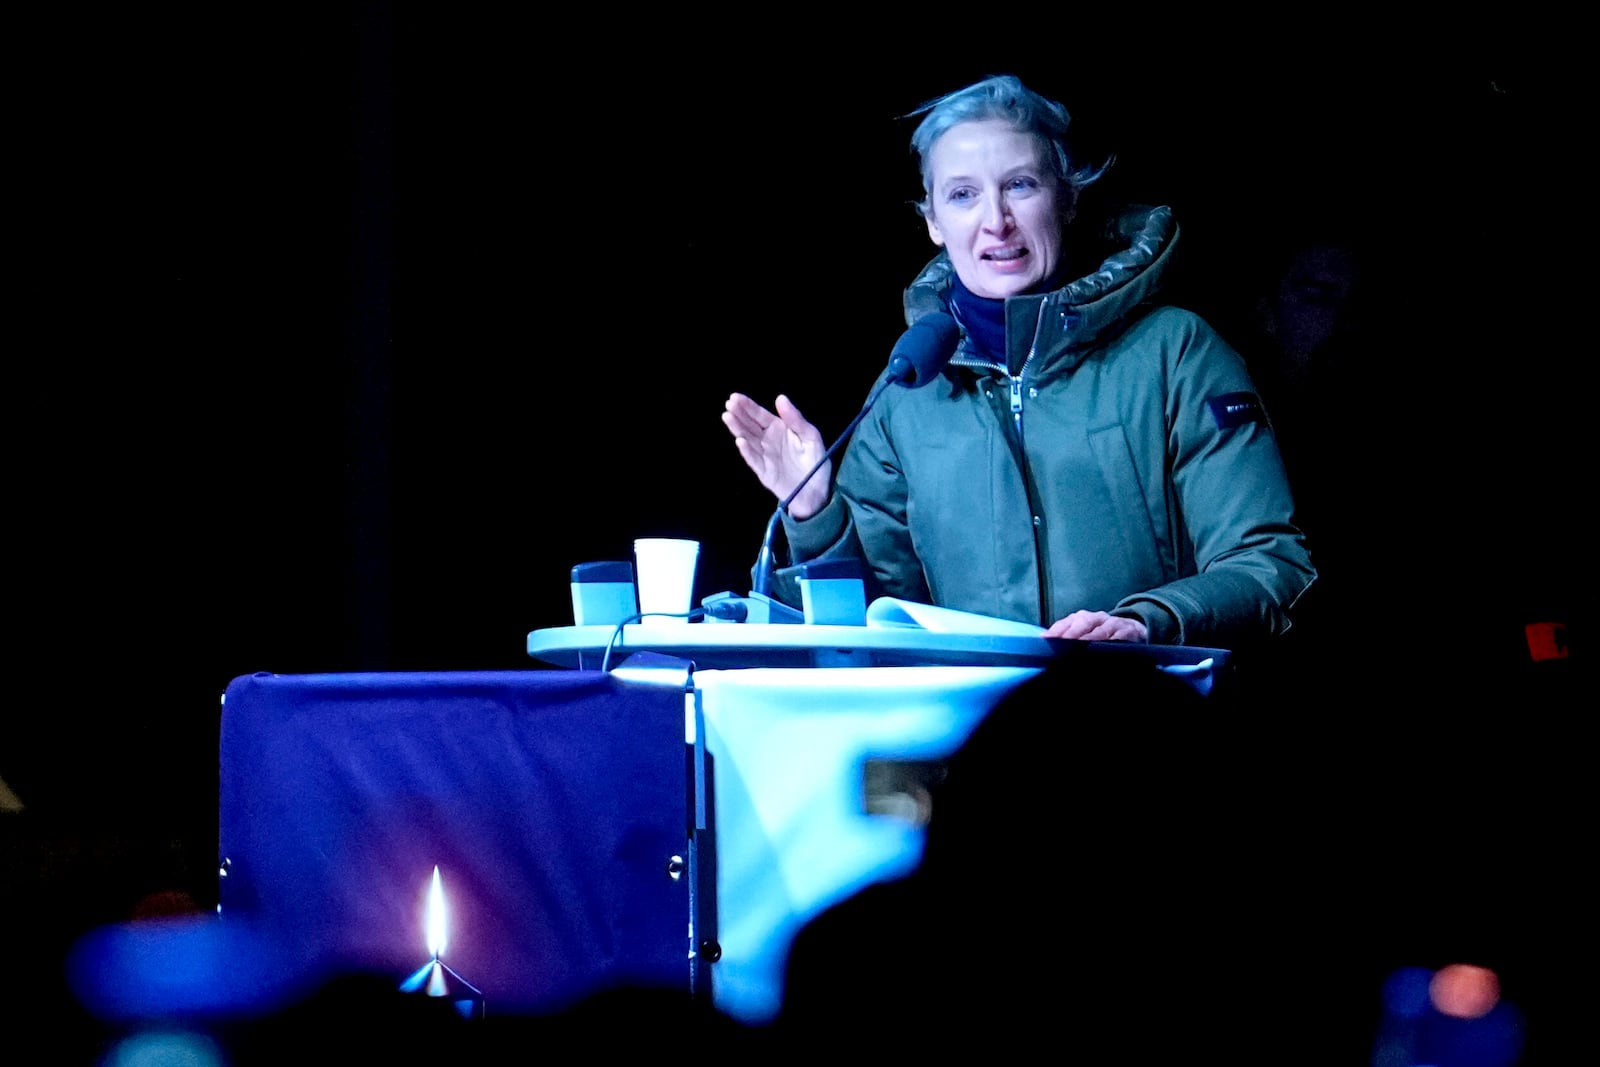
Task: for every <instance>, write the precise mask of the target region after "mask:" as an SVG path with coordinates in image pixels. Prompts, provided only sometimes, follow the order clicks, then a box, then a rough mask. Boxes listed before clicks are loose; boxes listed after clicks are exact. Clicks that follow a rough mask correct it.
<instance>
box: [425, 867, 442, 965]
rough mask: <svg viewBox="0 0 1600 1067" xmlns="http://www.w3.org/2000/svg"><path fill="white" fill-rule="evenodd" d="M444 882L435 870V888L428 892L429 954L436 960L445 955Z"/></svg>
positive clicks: (435, 868) (437, 870)
mask: <svg viewBox="0 0 1600 1067" xmlns="http://www.w3.org/2000/svg"><path fill="white" fill-rule="evenodd" d="M445 941H446V939H445V910H444V882H443V881H442V880H441V879H440V878H439V868H438V866H437V865H435V867H434V868H433V887H432V888H431V889H429V890H428V953H429V955H431V956H432V957H433V958H434V959H438V958H439V957H440V956H443V955H444V947H445Z"/></svg>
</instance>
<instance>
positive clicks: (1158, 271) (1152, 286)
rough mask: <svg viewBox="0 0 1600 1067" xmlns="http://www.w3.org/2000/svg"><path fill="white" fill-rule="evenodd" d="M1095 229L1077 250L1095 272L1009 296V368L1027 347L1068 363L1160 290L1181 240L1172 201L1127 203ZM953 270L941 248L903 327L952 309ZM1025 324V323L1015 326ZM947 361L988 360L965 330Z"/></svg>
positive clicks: (911, 296)
mask: <svg viewBox="0 0 1600 1067" xmlns="http://www.w3.org/2000/svg"><path fill="white" fill-rule="evenodd" d="M1092 233H1093V238H1092V243H1093V247H1091V248H1085V249H1083V250H1082V251H1083V254H1084V256H1085V258H1086V259H1089V260H1090V261H1093V260H1095V259H1098V260H1099V264H1100V265H1099V266H1098V267H1097V268H1096V269H1095V270H1093V271H1091V272H1090V273H1088V274H1085V275H1083V276H1082V277H1080V278H1078V279H1077V280H1075V281H1072V282H1069V283H1068V284H1066V285H1064V286H1062V287H1061V288H1059V289H1056V290H1055V291H1053V292H1050V293H1042V294H1033V295H1029V296H1014V297H1010V298H1008V299H1007V300H1006V322H1007V344H1008V346H1009V347H1010V349H1011V353H1010V354H1011V356H1012V359H1013V362H1012V366H1014V367H1016V366H1021V359H1022V356H1023V355H1025V354H1026V353H1027V352H1028V351H1032V352H1033V353H1034V360H1033V362H1034V363H1035V364H1036V365H1039V366H1049V367H1050V368H1051V369H1070V368H1071V367H1072V366H1074V365H1076V364H1077V363H1078V362H1079V360H1081V359H1082V357H1083V354H1084V353H1085V352H1087V351H1088V350H1089V349H1090V348H1092V347H1093V346H1094V345H1095V344H1096V343H1097V342H1098V341H1099V340H1100V339H1101V338H1102V337H1104V336H1105V335H1106V333H1107V331H1110V330H1116V329H1120V328H1121V326H1122V325H1123V324H1125V323H1126V322H1127V321H1128V320H1129V319H1130V318H1131V317H1132V316H1133V314H1134V312H1135V311H1136V310H1137V309H1138V308H1139V307H1140V306H1141V305H1144V304H1149V303H1151V302H1153V301H1154V299H1155V297H1156V295H1157V294H1158V293H1159V292H1160V291H1161V287H1162V282H1163V279H1164V277H1165V275H1166V274H1167V271H1168V269H1169V266H1170V264H1171V262H1172V255H1173V250H1174V248H1175V247H1176V245H1177V243H1178V224H1177V221H1176V220H1175V219H1174V218H1173V215H1172V209H1171V208H1170V207H1166V206H1160V207H1152V206H1148V205H1133V206H1128V207H1124V208H1121V209H1119V210H1118V211H1116V212H1114V213H1112V214H1110V215H1109V216H1107V217H1106V219H1105V222H1104V224H1103V225H1102V226H1100V227H1099V228H1098V229H1097V230H1095V231H1092ZM1082 238H1083V232H1081V231H1080V234H1079V239H1080V240H1082ZM954 273H955V268H954V267H953V266H952V265H951V263H950V255H949V253H948V252H946V251H944V250H943V249H940V251H939V254H938V255H937V256H935V257H934V258H933V259H932V260H931V261H929V263H928V264H927V266H925V267H923V268H922V270H921V271H920V272H919V273H918V274H917V277H916V279H915V280H913V281H912V283H911V284H910V285H909V286H908V287H907V288H906V290H905V294H904V298H903V302H904V306H905V316H906V324H907V325H908V326H909V325H912V324H914V323H915V322H916V321H917V320H918V319H921V318H922V317H923V316H925V315H930V314H933V313H934V312H949V311H950V289H951V283H952V278H953V276H954ZM1022 323H1026V324H1028V326H1029V328H1028V329H1017V328H1015V327H1016V326H1017V325H1019V324H1022ZM1019 346H1020V349H1021V351H1020V352H1019ZM951 362H952V363H953V364H955V365H957V366H962V365H967V366H981V367H990V366H992V364H990V363H988V362H987V361H984V360H980V359H977V358H975V357H971V356H969V355H968V353H967V341H966V338H965V336H964V335H963V337H962V341H961V345H960V347H959V348H958V349H957V350H956V356H955V358H954V359H953V360H951Z"/></svg>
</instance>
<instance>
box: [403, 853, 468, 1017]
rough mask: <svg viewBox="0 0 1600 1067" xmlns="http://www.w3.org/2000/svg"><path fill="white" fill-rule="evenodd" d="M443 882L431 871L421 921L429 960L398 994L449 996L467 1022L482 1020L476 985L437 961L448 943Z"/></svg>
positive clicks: (406, 982) (436, 868)
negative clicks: (426, 899)
mask: <svg viewBox="0 0 1600 1067" xmlns="http://www.w3.org/2000/svg"><path fill="white" fill-rule="evenodd" d="M446 916H447V912H446V909H445V902H444V881H443V879H441V878H440V877H439V868H438V867H437V866H435V867H434V868H433V884H432V885H431V886H430V887H429V889H428V905H427V909H426V914H425V918H424V926H425V933H426V937H427V942H428V955H429V957H430V958H429V960H428V962H427V963H424V964H423V965H422V966H421V967H419V968H417V970H416V972H415V973H413V974H412V975H411V977H410V978H407V979H406V980H405V981H404V982H401V983H400V991H401V992H402V993H416V992H423V993H426V994H427V995H428V996H430V997H449V998H450V1000H451V1001H452V1003H454V1004H455V1008H456V1010H457V1011H459V1012H460V1013H461V1014H462V1015H463V1016H464V1017H466V1018H468V1019H481V1018H483V1012H484V1003H483V993H482V991H481V990H479V989H478V987H477V986H475V985H473V984H472V983H471V982H469V981H467V980H466V979H465V978H463V977H461V976H460V975H459V974H457V973H456V972H455V971H453V970H451V969H450V967H449V965H448V964H446V963H445V962H444V960H442V959H440V957H441V956H443V955H444V950H445V945H446V944H447V943H448V940H449V939H448V936H447V934H446Z"/></svg>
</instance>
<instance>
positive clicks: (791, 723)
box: [528, 621, 1229, 1025]
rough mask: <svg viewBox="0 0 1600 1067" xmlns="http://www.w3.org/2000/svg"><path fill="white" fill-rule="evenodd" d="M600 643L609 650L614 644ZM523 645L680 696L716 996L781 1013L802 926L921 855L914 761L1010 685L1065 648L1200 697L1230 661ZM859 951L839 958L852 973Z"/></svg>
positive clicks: (903, 634)
mask: <svg viewBox="0 0 1600 1067" xmlns="http://www.w3.org/2000/svg"><path fill="white" fill-rule="evenodd" d="M608 648H609V657H608V656H607V650H608ZM528 651H529V654H530V655H531V656H533V657H534V658H536V659H539V660H541V661H544V662H546V663H549V664H551V665H553V666H557V667H565V668H573V669H578V670H580V671H589V670H594V669H597V668H598V667H599V666H600V665H601V663H602V661H605V660H607V659H608V658H609V666H610V667H611V668H612V670H613V672H614V673H616V674H619V675H623V676H625V677H634V678H641V679H642V678H645V677H649V676H651V675H657V676H665V677H668V678H670V679H672V681H673V682H674V683H675V684H682V685H683V686H684V687H685V691H686V692H687V693H688V694H689V695H690V708H689V721H688V724H687V725H688V741H689V743H690V746H691V749H692V751H693V753H694V756H693V759H694V766H695V772H694V777H695V789H696V792H697V794H698V796H699V801H698V809H697V817H696V822H697V834H698V836H699V838H700V840H701V841H702V846H701V852H702V855H705V856H707V858H708V860H709V861H711V866H712V868H713V869H712V871H711V873H710V875H709V877H710V878H711V881H712V883H713V885H714V891H713V892H709V893H707V894H706V896H705V899H707V900H708V901H714V905H715V915H714V916H709V915H702V928H703V929H705V930H707V931H712V932H714V934H715V940H716V946H715V951H714V954H715V955H716V957H717V958H716V962H715V963H714V964H712V965H711V967H710V972H711V974H710V996H711V1000H712V1003H713V1004H715V1006H716V1007H717V1008H718V1009H720V1010H722V1011H724V1012H726V1013H727V1014H729V1015H731V1016H733V1017H734V1018H737V1019H739V1020H740V1021H742V1022H745V1023H750V1024H756V1025H759V1024H763V1023H767V1022H770V1021H772V1020H773V1019H775V1018H776V1016H777V1013H778V1011H779V1009H780V1007H781V1004H782V998H783V973H784V966H785V963H786V959H787V953H788V950H789V947H790V945H791V944H792V942H793V940H794V937H795V935H796V934H797V933H798V932H799V930H800V929H801V927H802V926H804V924H805V923H806V922H808V921H809V920H811V919H812V918H814V917H815V916H817V915H819V914H821V913H822V912H823V911H824V910H826V909H827V908H828V907H830V906H831V905H833V904H835V903H838V902H839V901H841V900H843V899H844V898H846V897H848V896H849V895H851V894H853V893H854V892H856V891H857V890H859V889H861V888H863V887H865V886H867V885H870V884H872V883H874V882H878V881H884V880H888V879H893V878H897V877H900V876H902V875H905V874H909V873H910V872H911V871H912V870H913V869H914V868H915V867H916V865H917V864H918V862H919V861H920V859H921V856H922V848H923V843H924V838H925V829H924V825H923V824H922V823H921V822H920V821H919V819H918V817H917V814H916V803H915V802H916V792H917V785H918V782H917V779H916V776H917V770H918V768H923V767H937V765H938V764H939V762H940V761H942V760H943V759H945V758H946V757H948V756H950V755H952V754H953V753H954V752H955V751H956V750H957V749H958V748H959V747H960V746H961V744H962V742H963V741H965V740H966V738H967V737H968V736H970V735H971V733H972V732H973V730H974V729H975V728H976V727H977V725H978V724H979V722H981V721H982V719H983V718H984V716H985V715H986V714H987V713H988V712H989V711H990V710H991V709H992V708H993V707H994V706H995V705H996V704H998V703H999V702H1000V701H1001V700H1002V699H1004V698H1005V696H1006V695H1007V694H1009V693H1010V692H1012V691H1013V690H1014V689H1015V688H1016V687H1017V686H1019V685H1021V684H1022V683H1023V682H1025V681H1026V680H1028V679H1029V678H1032V677H1033V676H1035V675H1037V674H1038V673H1039V672H1040V671H1041V670H1043V669H1045V668H1046V667H1047V666H1051V665H1057V666H1059V665H1061V664H1062V663H1063V661H1064V660H1065V661H1070V660H1071V659H1072V657H1074V656H1100V657H1110V656H1122V657H1134V658H1137V659H1140V660H1143V661H1146V662H1148V663H1149V665H1150V668H1151V670H1166V671H1169V672H1172V673H1177V674H1180V675H1181V676H1183V677H1185V679H1186V680H1189V681H1190V682H1191V683H1192V684H1194V685H1195V686H1196V687H1197V688H1200V689H1201V690H1202V691H1203V692H1206V693H1208V694H1209V692H1210V691H1211V689H1212V688H1213V686H1214V685H1216V684H1219V683H1222V682H1223V679H1224V675H1225V672H1226V670H1227V667H1228V659H1229V654H1228V652H1227V651H1225V650H1222V649H1211V648H1193V647H1183V646H1151V645H1130V644H1125V643H1099V642H1073V641H1060V640H1054V639H1046V638H1042V637H1031V636H1016V635H994V634H955V633H936V632H930V631H926V630H915V629H901V628H875V627H864V626H827V625H792V624H748V623H740V624H708V623H655V624H653V625H652V624H650V623H649V622H648V621H647V622H646V623H645V624H637V625H636V624H628V625H625V626H622V627H621V628H620V629H619V628H618V627H613V626H567V627H556V628H551V629H544V630H535V631H533V632H532V633H530V634H529V635H528ZM858 965H861V961H856V962H855V963H852V962H851V961H841V966H858Z"/></svg>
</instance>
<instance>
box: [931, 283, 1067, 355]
mask: <svg viewBox="0 0 1600 1067" xmlns="http://www.w3.org/2000/svg"><path fill="white" fill-rule="evenodd" d="M1066 273H1067V270H1066V263H1065V261H1063V262H1062V263H1061V264H1060V265H1059V266H1057V267H1056V270H1055V273H1053V274H1051V275H1050V277H1048V278H1046V279H1044V280H1043V281H1041V282H1039V283H1038V284H1037V285H1032V286H1029V287H1028V288H1027V289H1026V290H1024V291H1023V293H1021V294H1019V295H1024V296H1026V295H1031V294H1034V293H1048V292H1051V291H1052V290H1054V289H1057V288H1059V287H1060V286H1061V283H1062V278H1063V277H1064V276H1065V275H1066ZM950 307H951V309H952V310H953V311H954V312H955V316H956V321H957V322H959V323H961V325H962V326H963V327H964V328H965V329H966V331H967V338H968V340H969V341H970V342H971V344H972V348H973V351H974V352H975V353H976V354H977V355H979V356H982V357H983V358H984V359H986V360H988V361H989V362H991V363H998V364H1000V365H1001V366H1002V367H1004V366H1007V361H1006V302H1005V301H1004V300H995V299H992V298H990V297H986V296H978V295H976V294H975V293H973V291H972V290H971V289H968V288H967V287H966V286H965V285H963V284H961V277H960V275H958V274H956V273H955V272H954V271H951V272H950Z"/></svg>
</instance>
